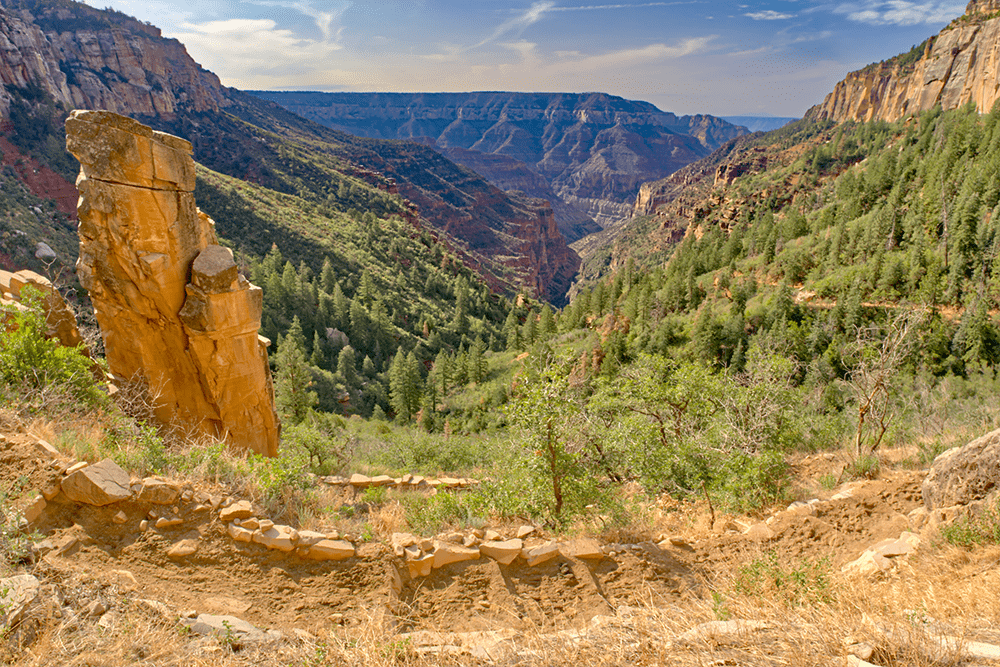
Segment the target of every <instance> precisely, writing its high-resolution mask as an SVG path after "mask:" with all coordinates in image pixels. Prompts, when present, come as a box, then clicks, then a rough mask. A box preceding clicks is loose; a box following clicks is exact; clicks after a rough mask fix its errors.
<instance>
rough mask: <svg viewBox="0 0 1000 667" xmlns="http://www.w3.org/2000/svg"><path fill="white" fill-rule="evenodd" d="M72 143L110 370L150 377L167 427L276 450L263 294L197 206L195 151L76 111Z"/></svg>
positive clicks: (84, 260) (87, 273)
mask: <svg viewBox="0 0 1000 667" xmlns="http://www.w3.org/2000/svg"><path fill="white" fill-rule="evenodd" d="M66 144H67V149H68V150H69V151H70V152H71V153H73V155H75V156H76V157H77V159H78V160H79V161H80V177H79V178H78V179H77V187H78V188H79V191H80V201H79V204H78V206H77V212H78V214H79V218H80V227H79V231H80V259H79V261H78V262H77V274H78V275H79V278H80V283H81V284H82V285H83V286H84V287H86V288H87V290H88V291H89V292H90V298H91V301H92V302H93V304H94V311H95V314H96V316H97V321H98V324H100V327H101V336H102V337H103V339H104V345H105V350H106V353H107V360H108V365H109V366H110V368H111V372H112V373H113V374H114V375H116V376H118V377H121V378H125V379H138V380H141V381H142V382H144V383H145V384H146V385H147V386H148V388H149V396H150V399H151V401H152V402H153V405H154V410H155V414H156V417H157V418H158V419H159V420H161V421H162V422H164V423H178V422H179V423H181V424H184V425H186V426H189V427H192V428H194V429H195V430H196V431H197V432H200V433H203V434H205V435H208V436H212V437H217V438H223V439H226V440H227V441H229V442H230V443H231V444H233V445H235V446H237V447H241V448H245V449H250V450H252V451H255V452H259V453H261V454H266V455H270V456H274V455H276V454H277V448H278V432H279V425H278V419H277V415H276V413H275V410H274V391H273V387H272V384H271V376H270V372H269V370H268V366H267V348H266V343H265V342H264V341H263V340H262V339H261V338H260V337H259V336H258V335H257V330H258V329H259V327H260V316H261V307H262V298H261V290H260V288H258V287H254V286H253V285H251V284H250V283H249V282H247V280H246V279H245V278H242V277H241V276H239V274H238V271H237V270H236V265H235V262H234V261H233V257H232V253H231V252H230V251H229V250H227V249H225V248H222V247H221V246H219V245H218V240H217V238H216V235H215V223H213V222H212V220H211V219H210V218H209V217H208V216H206V215H205V214H203V213H201V212H200V211H198V210H197V208H196V207H195V201H194V194H193V190H194V183H195V177H194V161H193V160H192V158H191V144H190V143H189V142H187V141H185V140H184V139H180V138H178V137H174V136H171V135H168V134H163V133H161V132H155V131H153V130H151V129H150V128H149V127H146V126H145V125H142V124H141V123H138V122H136V121H134V120H132V119H130V118H125V117H124V116H119V115H117V114H114V113H110V112H106V111H74V112H73V113H72V114H71V115H70V117H69V119H68V120H67V121H66ZM189 276H190V280H189Z"/></svg>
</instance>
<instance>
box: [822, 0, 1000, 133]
mask: <svg viewBox="0 0 1000 667" xmlns="http://www.w3.org/2000/svg"><path fill="white" fill-rule="evenodd" d="M998 11H1000V3H998V2H997V1H996V0H972V2H970V3H969V4H968V6H967V7H966V11H965V14H964V15H963V16H961V17H959V18H957V19H955V20H954V21H952V22H951V23H950V24H949V25H948V26H947V27H946V28H945V29H944V30H942V31H941V32H940V33H939V34H938V35H936V36H935V37H932V38H930V39H929V40H927V41H926V42H925V43H924V44H922V45H921V47H922V48H918V49H915V50H914V51H912V52H910V53H908V54H903V55H901V56H897V57H896V58H891V59H889V60H886V61H883V62H881V63H875V64H872V65H869V66H868V67H865V68H864V69H861V70H858V71H856V72H852V73H850V74H849V75H847V77H846V78H845V79H844V80H843V81H841V82H840V83H838V84H837V86H836V87H835V88H834V90H833V92H831V93H830V94H829V95H827V96H826V99H824V100H823V103H822V104H820V105H817V106H815V107H813V108H812V109H810V110H809V112H808V113H807V114H806V115H807V117H809V118H813V119H817V120H833V121H836V122H842V121H846V120H855V121H871V120H886V121H894V120H899V119H900V118H904V117H906V116H908V115H910V114H913V113H917V112H919V111H924V110H926V109H930V108H933V107H935V106H937V105H940V106H941V107H942V108H943V109H955V108H958V107H961V106H963V105H965V104H968V103H970V102H971V103H973V104H975V105H976V108H977V109H978V110H979V111H980V112H981V113H986V112H988V111H990V109H992V108H993V105H994V103H995V102H996V101H997V99H1000V72H998V69H997V67H998V64H1000V17H998V15H997V13H998Z"/></svg>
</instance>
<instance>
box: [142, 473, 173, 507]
mask: <svg viewBox="0 0 1000 667" xmlns="http://www.w3.org/2000/svg"><path fill="white" fill-rule="evenodd" d="M180 493H181V490H180V487H179V486H178V485H176V484H172V483H170V482H167V481H164V480H162V479H156V478H155V477H147V478H146V479H144V480H142V484H141V485H140V487H139V492H138V493H137V494H136V500H138V501H139V502H140V503H152V504H154V505H173V504H174V503H175V502H177V498H178V497H179V496H180Z"/></svg>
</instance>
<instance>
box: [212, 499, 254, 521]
mask: <svg viewBox="0 0 1000 667" xmlns="http://www.w3.org/2000/svg"><path fill="white" fill-rule="evenodd" d="M253 515H254V511H253V506H252V505H251V504H250V501H249V500H241V501H239V502H236V503H233V504H232V505H230V506H228V507H224V508H223V509H222V510H221V511H220V512H219V519H220V520H221V521H224V522H227V523H228V522H230V521H232V520H233V519H249V518H250V517H252V516H253Z"/></svg>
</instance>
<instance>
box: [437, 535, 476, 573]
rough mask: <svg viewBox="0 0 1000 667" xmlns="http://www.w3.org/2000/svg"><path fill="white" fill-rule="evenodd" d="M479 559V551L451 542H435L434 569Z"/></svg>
mask: <svg viewBox="0 0 1000 667" xmlns="http://www.w3.org/2000/svg"><path fill="white" fill-rule="evenodd" d="M477 558H479V549H470V548H468V547H463V546H461V545H458V544H453V543H451V542H445V541H442V540H434V569H437V568H439V567H444V566H445V565H451V564H452V563H460V562H462V561H466V560H476V559H477Z"/></svg>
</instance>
